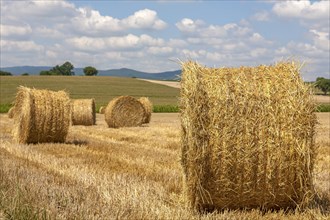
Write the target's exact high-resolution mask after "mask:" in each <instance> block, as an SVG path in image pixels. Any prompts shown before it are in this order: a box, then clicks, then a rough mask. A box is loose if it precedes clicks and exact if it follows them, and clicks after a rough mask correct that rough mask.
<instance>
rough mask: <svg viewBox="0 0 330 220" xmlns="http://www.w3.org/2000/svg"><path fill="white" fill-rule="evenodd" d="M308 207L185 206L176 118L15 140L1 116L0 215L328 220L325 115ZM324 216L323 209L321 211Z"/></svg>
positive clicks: (160, 116) (329, 146)
mask: <svg viewBox="0 0 330 220" xmlns="http://www.w3.org/2000/svg"><path fill="white" fill-rule="evenodd" d="M317 116H318V121H319V124H318V126H317V135H316V142H317V144H318V146H319V154H318V156H317V161H316V166H315V187H316V190H317V192H318V194H319V199H318V201H317V202H316V203H315V204H314V206H312V207H310V208H309V209H307V210H305V211H304V212H298V211H293V212H289V213H285V212H284V211H279V212H268V213H262V212H261V211H258V210H252V211H247V210H246V211H223V212H220V213H219V212H213V213H205V214H198V213H196V212H194V211H192V210H190V209H188V208H187V207H186V206H185V199H184V196H183V194H182V191H183V184H182V170H181V165H180V154H181V148H180V118H179V114H176V113H157V114H155V113H154V114H153V115H152V118H151V123H150V124H148V125H144V126H142V127H135V128H120V129H111V128H108V127H107V125H106V123H105V121H104V116H103V115H101V114H97V120H96V123H97V124H96V125H95V126H72V127H70V130H69V134H68V136H67V141H66V143H62V144H54V143H49V144H35V145H25V144H16V143H14V142H13V141H12V134H11V130H12V127H13V121H12V119H9V118H8V117H7V114H0V218H2V217H3V218H11V219H17V218H22V217H23V216H24V217H26V218H37V219H43V218H47V217H48V218H51V219H55V218H56V219H74V218H76V219H116V218H119V219H327V218H329V209H330V208H329V205H330V204H329V202H330V192H329V190H330V185H329V182H330V165H329V160H330V140H329V135H330V123H329V120H330V113H317ZM322 213H323V214H322Z"/></svg>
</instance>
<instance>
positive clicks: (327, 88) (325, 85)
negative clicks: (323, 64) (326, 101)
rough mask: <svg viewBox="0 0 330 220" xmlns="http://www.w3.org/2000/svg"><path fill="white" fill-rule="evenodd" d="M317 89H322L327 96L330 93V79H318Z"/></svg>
mask: <svg viewBox="0 0 330 220" xmlns="http://www.w3.org/2000/svg"><path fill="white" fill-rule="evenodd" d="M315 87H316V88H318V89H320V90H321V91H322V92H323V93H324V95H326V94H327V92H330V79H326V78H323V77H317V78H316V82H315Z"/></svg>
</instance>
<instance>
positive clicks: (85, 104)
mask: <svg viewBox="0 0 330 220" xmlns="http://www.w3.org/2000/svg"><path fill="white" fill-rule="evenodd" d="M95 121H96V111H95V101H94V99H76V100H73V101H72V125H85V126H89V125H95Z"/></svg>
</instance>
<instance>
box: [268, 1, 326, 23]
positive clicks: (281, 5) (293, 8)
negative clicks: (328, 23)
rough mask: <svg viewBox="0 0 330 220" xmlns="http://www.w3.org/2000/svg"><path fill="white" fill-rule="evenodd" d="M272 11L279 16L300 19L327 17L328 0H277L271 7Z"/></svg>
mask: <svg viewBox="0 0 330 220" xmlns="http://www.w3.org/2000/svg"><path fill="white" fill-rule="evenodd" d="M272 10H273V12H275V14H277V15H278V16H281V17H295V18H302V19H312V20H314V19H329V10H330V7H329V1H328V0H324V1H316V2H311V1H309V0H304V1H279V2H276V3H275V5H274V7H273V9H272Z"/></svg>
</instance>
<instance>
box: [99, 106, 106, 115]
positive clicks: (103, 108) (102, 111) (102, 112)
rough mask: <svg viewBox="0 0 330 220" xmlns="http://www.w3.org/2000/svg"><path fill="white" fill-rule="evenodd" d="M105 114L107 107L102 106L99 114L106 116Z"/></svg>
mask: <svg viewBox="0 0 330 220" xmlns="http://www.w3.org/2000/svg"><path fill="white" fill-rule="evenodd" d="M104 112H105V106H101V107H100V109H99V113H100V114H104Z"/></svg>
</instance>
